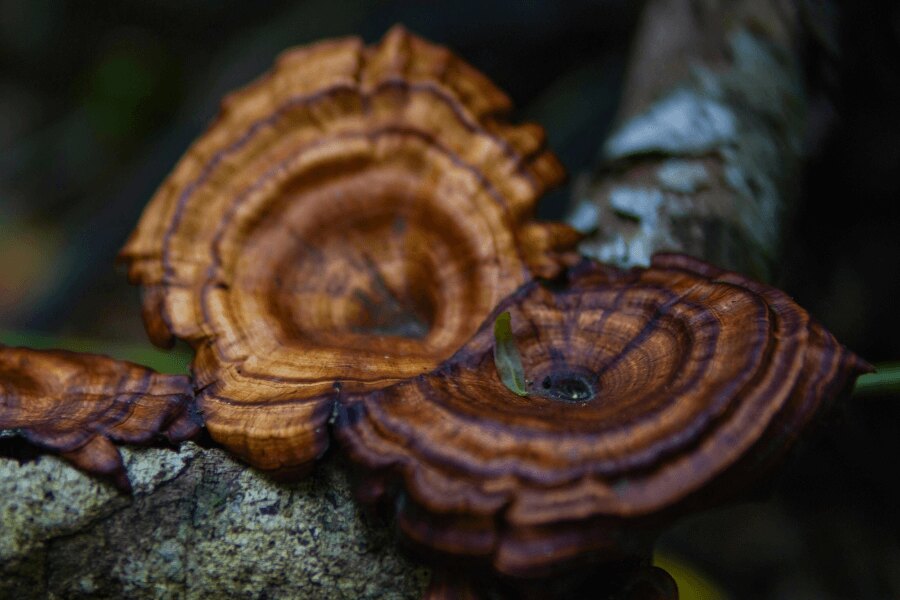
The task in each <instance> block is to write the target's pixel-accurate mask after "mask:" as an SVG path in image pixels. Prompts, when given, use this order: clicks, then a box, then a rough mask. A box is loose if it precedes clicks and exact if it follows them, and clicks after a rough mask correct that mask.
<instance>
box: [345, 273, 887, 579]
mask: <svg viewBox="0 0 900 600" xmlns="http://www.w3.org/2000/svg"><path fill="white" fill-rule="evenodd" d="M504 311H509V313H510V314H511V318H512V328H513V335H514V338H515V341H516V344H517V346H518V349H519V352H520V354H521V358H522V363H523V366H524V371H525V379H526V385H527V388H528V391H529V394H528V395H527V396H525V397H522V396H519V395H517V394H515V393H513V392H512V391H510V390H508V389H507V388H506V387H505V386H504V384H503V383H502V382H501V380H500V378H499V376H498V374H497V368H496V366H495V363H494V357H493V345H494V343H495V342H494V332H493V327H492V326H493V321H492V319H493V318H495V317H496V316H497V315H499V314H500V313H502V312H504ZM869 368H870V367H869V366H868V365H867V364H866V363H865V362H864V361H862V360H861V359H859V358H857V357H856V356H855V355H854V354H852V353H851V352H849V351H848V350H846V349H845V348H844V347H842V346H841V345H840V344H838V343H837V341H836V340H835V339H834V338H833V337H832V336H831V334H829V333H828V332H827V331H826V330H825V329H824V328H822V327H821V326H820V325H818V324H817V323H816V322H815V321H813V320H812V319H811V318H810V317H809V315H808V314H807V313H806V312H805V311H804V310H803V309H802V308H800V307H799V306H798V305H797V304H796V303H794V302H793V300H791V299H790V298H789V297H788V296H786V295H785V294H784V293H783V292H780V291H778V290H775V289H774V288H771V287H768V286H766V285H763V284H760V283H756V282H754V281H751V280H749V279H747V278H745V277H743V276H741V275H738V274H735V273H730V272H725V271H721V270H719V269H717V268H715V267H713V266H711V265H708V264H706V263H702V262H700V261H698V260H695V259H690V258H688V257H685V256H680V255H658V256H656V257H655V258H654V261H653V264H652V266H651V267H650V268H648V269H634V270H630V271H619V270H617V269H614V268H612V267H606V266H603V265H600V264H599V263H593V262H587V261H586V262H584V263H582V264H580V265H578V266H577V267H575V268H573V269H572V270H571V271H570V272H569V273H568V280H567V281H566V282H565V284H564V285H558V284H554V285H553V286H548V285H545V284H542V283H540V282H537V281H533V282H530V283H527V284H525V285H524V286H523V287H522V288H520V289H519V290H518V291H517V292H515V293H514V294H513V295H511V296H510V297H509V298H507V299H505V300H504V301H502V302H501V303H500V305H499V306H498V307H497V308H496V310H495V311H494V313H493V315H492V316H491V317H490V318H489V319H488V320H487V321H486V322H485V323H484V325H483V327H482V328H481V329H480V330H479V332H478V333H477V334H476V335H475V336H474V337H473V339H472V340H471V341H470V342H469V343H468V344H467V345H466V346H465V347H464V348H462V349H461V350H460V351H459V352H458V353H457V354H456V355H455V356H453V357H452V358H451V359H450V360H448V361H447V362H445V363H444V364H443V365H441V366H440V367H438V368H437V369H435V370H434V371H432V372H431V373H429V374H427V375H423V376H420V377H417V378H414V379H411V380H409V381H406V382H402V383H398V384H396V385H394V386H391V387H388V388H385V389H382V390H379V391H377V392H372V393H368V394H347V395H343V396H342V398H341V404H340V415H339V419H338V438H339V440H340V441H341V442H342V445H343V446H344V447H345V448H346V449H347V451H348V453H349V455H350V457H351V459H352V461H353V462H355V463H356V464H357V465H358V466H359V467H360V468H361V470H362V472H363V473H365V474H366V478H365V479H364V484H363V485H362V486H361V489H362V490H363V492H362V493H363V495H364V496H365V497H366V499H367V500H368V501H370V502H378V501H380V502H388V503H393V504H392V505H393V506H394V507H395V508H396V511H397V514H398V521H399V526H400V528H401V529H402V530H403V532H404V533H405V535H406V536H407V537H408V538H410V539H411V540H412V541H413V542H415V543H418V544H420V545H422V546H425V547H428V548H431V549H433V550H436V551H438V552H441V553H448V554H454V555H462V556H469V557H476V558H479V559H482V560H486V561H490V563H492V565H493V567H494V568H495V569H496V570H497V571H499V572H500V573H503V574H507V575H513V576H535V575H536V574H539V573H542V572H545V571H552V570H553V569H555V568H558V567H561V566H562V565H566V564H567V563H569V562H571V561H576V560H584V559H585V557H593V558H597V557H602V558H604V559H607V560H613V559H617V558H625V557H628V556H629V555H640V554H641V552H642V551H645V550H647V549H646V547H643V546H642V544H644V543H646V542H647V541H648V540H649V539H650V538H651V537H652V535H653V533H654V531H655V530H656V529H657V528H658V527H659V525H660V524H662V523H664V522H666V521H667V520H668V519H669V518H670V515H674V514H676V513H679V512H683V511H684V510H685V509H686V508H688V507H694V506H702V505H705V504H710V503H712V502H716V501H718V500H720V499H723V498H725V497H728V496H730V495H735V494H737V493H738V492H739V491H740V490H741V489H742V487H743V486H747V485H749V484H750V483H752V482H753V481H755V480H756V479H757V478H758V476H759V475H760V474H761V473H762V472H763V471H764V470H765V469H766V468H768V467H769V466H770V465H772V464H774V462H776V461H777V459H778V458H780V457H782V456H783V455H784V453H785V452H786V451H787V449H788V448H789V447H790V446H791V443H792V442H793V441H794V439H795V438H796V436H797V435H798V434H799V432H800V431H801V430H802V429H803V427H804V426H805V425H807V424H808V423H809V422H810V420H811V419H812V417H813V416H814V414H815V412H816V411H817V410H818V409H819V408H820V406H821V405H822V404H824V403H827V402H829V401H830V400H831V399H833V398H835V397H836V396H837V395H839V394H840V393H841V392H842V390H844V389H845V388H846V386H847V385H848V384H849V383H852V381H853V380H854V379H855V377H856V376H857V375H859V374H861V373H862V372H865V371H866V370H868V369H869ZM643 534H646V535H643Z"/></svg>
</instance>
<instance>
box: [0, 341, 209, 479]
mask: <svg viewBox="0 0 900 600" xmlns="http://www.w3.org/2000/svg"><path fill="white" fill-rule="evenodd" d="M0 429H10V430H16V431H17V432H18V434H19V435H20V436H22V437H24V438H25V439H26V440H28V441H29V442H31V443H32V444H35V445H36V446H40V447H42V448H48V449H50V450H54V451H56V452H59V453H60V454H61V455H62V456H63V457H64V458H66V459H67V460H69V461H70V462H72V463H73V464H74V465H75V466H77V467H79V468H80V469H83V470H85V471H88V472H90V473H94V474H97V475H103V476H106V477H109V478H111V479H112V480H113V481H114V482H115V483H116V485H118V486H119V487H120V488H121V489H124V490H129V489H130V484H129V482H128V477H127V475H126V473H125V468H124V465H123V464H122V457H121V456H120V454H119V451H118V449H117V448H116V446H115V445H114V444H113V442H119V443H128V444H147V443H151V442H154V441H157V440H159V439H161V438H164V439H167V440H168V441H169V442H172V443H175V442H180V441H184V440H187V439H190V438H191V437H193V436H194V435H195V434H196V433H197V432H198V431H199V429H200V424H199V417H197V416H196V415H195V414H193V390H192V388H191V384H190V381H189V380H188V378H187V377H185V376H180V375H164V374H160V373H156V372H155V371H152V370H150V369H148V368H146V367H141V366H139V365H135V364H132V363H129V362H125V361H119V360H115V359H112V358H109V357H106V356H99V355H95V354H82V353H76V352H66V351H62V350H31V349H27V348H7V347H0Z"/></svg>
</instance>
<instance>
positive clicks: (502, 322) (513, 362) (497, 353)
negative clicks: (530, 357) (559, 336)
mask: <svg viewBox="0 0 900 600" xmlns="http://www.w3.org/2000/svg"><path fill="white" fill-rule="evenodd" d="M494 364H495V365H496V366H497V373H498V374H499V375H500V381H502V382H503V385H505V386H506V387H507V388H508V389H509V391H511V392H513V393H515V394H518V395H519V396H527V395H528V390H526V389H525V369H523V368H522V357H521V356H519V349H518V348H516V340H515V338H514V337H513V332H512V316H511V315H510V314H509V311H506V312H503V313H500V315H499V316H498V317H497V320H496V321H494Z"/></svg>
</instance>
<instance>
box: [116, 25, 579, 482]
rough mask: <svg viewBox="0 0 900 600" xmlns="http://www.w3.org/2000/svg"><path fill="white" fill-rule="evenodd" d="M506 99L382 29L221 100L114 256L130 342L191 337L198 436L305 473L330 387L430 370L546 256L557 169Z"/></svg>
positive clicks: (563, 235) (267, 464)
mask: <svg viewBox="0 0 900 600" xmlns="http://www.w3.org/2000/svg"><path fill="white" fill-rule="evenodd" d="M509 110H510V102H509V100H508V99H507V97H506V96H505V95H504V94H503V93H502V92H500V91H499V90H498V89H497V88H496V87H494V86H493V84H491V83H490V82H489V81H488V80H487V79H486V78H485V77H484V76H483V75H482V74H480V73H479V72H478V71H476V70H475V69H474V68H472V67H471V66H469V65H468V64H466V63H465V62H463V61H462V60H461V59H459V58H457V57H456V56H454V55H453V54H452V53H451V52H450V51H448V50H447V49H445V48H442V47H439V46H435V45H432V44H430V43H427V42H425V41H423V40H422V39H420V38H417V37H415V36H413V35H411V34H409V33H408V32H406V31H405V30H403V29H402V28H399V27H398V28H394V29H392V30H391V31H390V32H389V33H388V34H387V35H386V36H385V38H384V39H383V40H382V41H381V42H380V43H379V44H377V45H375V46H373V47H365V46H364V44H363V43H362V42H361V41H360V40H359V39H357V38H347V39H340V40H333V41H326V42H322V43H318V44H314V45H311V46H308V47H304V48H298V49H295V50H291V51H288V52H286V53H285V54H284V55H283V56H282V57H281V58H280V59H279V60H278V62H277V64H276V66H275V68H274V69H273V70H272V71H271V72H270V73H268V74H267V75H265V76H264V77H263V78H261V79H260V80H259V81H257V82H256V83H254V84H252V85H250V86H248V87H247V88H245V89H243V90H240V91H238V92H236V93H234V94H232V95H230V96H229V97H227V98H226V99H225V100H224V102H223V106H222V111H221V114H220V115H219V117H218V118H217V119H216V120H215V122H214V123H213V124H212V126H211V127H210V128H209V130H208V131H207V132H206V133H205V134H204V135H203V136H202V137H201V138H200V139H199V140H198V141H197V142H196V143H195V144H194V145H193V146H192V147H191V149H190V150H189V151H188V153H187V154H186V155H185V156H184V158H182V159H181V161H180V162H179V163H178V166H177V167H176V168H175V170H174V172H173V173H172V174H171V175H170V176H169V178H168V179H167V180H166V181H165V183H164V184H163V185H162V187H161V188H160V190H159V191H158V192H157V194H156V196H155V197H154V198H153V200H152V202H151V203H150V205H149V206H148V208H147V209H146V211H145V213H144V215H143V217H142V219H141V221H140V223H139V225H138V227H137V229H136V231H135V232H134V233H133V235H132V237H131V238H130V240H129V242H128V243H127V245H126V247H125V248H124V250H123V251H122V257H123V258H124V260H125V261H127V263H128V264H129V275H130V278H131V280H132V281H133V282H135V283H138V284H140V285H142V286H143V292H144V295H143V298H144V300H143V302H144V319H145V324H146V326H147V329H148V331H149V333H150V335H151V337H152V338H153V339H154V341H155V342H156V343H158V344H160V345H167V344H169V343H171V341H172V339H173V338H181V339H184V340H187V341H188V342H189V343H190V344H191V345H192V346H193V347H194V348H195V350H196V357H195V360H194V363H193V367H192V369H193V373H194V376H195V379H196V387H197V389H198V402H199V405H200V408H201V410H202V412H203V414H204V416H205V420H206V425H207V427H208V429H209V432H210V434H211V436H212V437H213V439H215V440H216V441H217V442H219V443H221V444H222V445H224V446H225V447H227V448H228V449H230V450H231V451H233V452H235V453H236V454H237V455H239V456H240V457H241V458H243V459H244V460H245V461H247V462H249V463H250V464H252V465H254V466H256V467H258V468H260V469H263V470H269V471H285V470H295V469H298V468H304V467H306V466H309V464H310V463H311V462H312V461H314V460H315V459H316V458H317V457H318V456H320V455H321V454H322V452H324V450H325V449H326V447H327V445H328V433H327V426H326V425H327V420H328V418H329V417H330V415H331V413H332V407H333V404H334V399H335V398H336V396H337V393H338V390H343V391H344V392H350V393H353V392H362V391H366V390H370V389H378V388H381V387H384V386H387V385H390V384H392V383H395V382H397V381H399V380H403V379H405V378H408V377H411V376H416V375H420V374H422V373H426V372H428V371H431V370H432V369H433V368H434V367H436V366H437V365H438V364H440V363H441V362H443V361H444V360H446V359H447V358H449V357H450V356H451V355H452V354H453V353H454V352H455V351H456V350H458V349H459V348H460V347H461V346H462V345H463V344H464V343H465V342H466V341H467V340H468V339H469V338H471V336H472V335H473V334H474V333H475V331H476V330H477V328H478V327H479V325H480V324H481V322H482V321H483V320H484V319H485V317H486V316H487V315H488V314H489V313H490V312H491V310H492V309H493V307H494V306H495V305H496V304H497V302H498V301H499V300H500V299H502V298H503V297H505V296H507V295H508V294H510V293H512V292H513V291H514V290H515V289H516V288H518V287H519V286H520V285H522V284H523V283H525V282H527V281H529V280H531V279H532V277H534V276H536V275H539V276H546V277H552V276H554V275H556V274H557V273H558V272H559V271H560V269H561V268H562V265H563V263H564V262H565V261H566V260H569V259H570V258H571V254H569V253H568V249H569V248H571V247H572V246H573V245H574V243H575V242H576V241H577V234H576V233H575V232H574V231H573V230H571V229H569V228H568V227H566V226H564V225H561V224H556V223H538V222H535V221H534V220H533V213H534V210H535V204H536V202H537V199H538V197H539V196H540V195H541V194H542V193H543V192H544V190H545V189H546V188H548V187H549V186H552V185H554V184H557V183H558V182H559V181H560V180H561V179H562V178H563V175H564V174H563V170H562V168H561V166H560V164H559V163H558V161H557V160H556V158H555V157H554V156H553V155H552V154H550V152H549V151H547V150H546V148H545V140H544V134H543V131H542V130H541V129H540V128H539V127H537V126H534V125H518V126H513V125H509V124H507V123H506V122H505V120H504V116H505V115H506V113H508V111H509Z"/></svg>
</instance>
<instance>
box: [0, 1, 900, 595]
mask: <svg viewBox="0 0 900 600" xmlns="http://www.w3.org/2000/svg"><path fill="white" fill-rule="evenodd" d="M638 9H639V3H637V2H627V1H625V0H618V1H617V0H607V1H594V2H588V1H585V0H566V1H565V2H561V1H558V0H557V1H553V0H532V1H525V0H522V1H517V2H506V3H486V2H483V1H474V0H457V1H456V2H453V3H452V4H451V3H438V2H428V3H422V2H414V1H411V0H410V1H403V0H382V1H350V0H308V1H303V2H298V1H294V2H287V1H283V0H257V1H256V2H246V1H244V0H219V1H212V0H178V1H175V0H143V1H137V0H130V1H129V0H94V1H91V2H86V1H80V2H76V1H74V0H70V1H64V0H0V148H2V152H0V341H2V342H5V343H17V344H18V343H21V344H26V345H31V346H42V345H68V346H71V347H78V348H81V349H90V350H94V351H100V352H106V353H112V354H117V355H121V356H124V357H131V358H134V357H138V358H141V357H143V358H144V359H145V360H144V362H148V363H150V364H152V365H153V366H156V367H157V368H163V369H178V368H183V364H184V361H185V357H184V354H183V351H182V354H176V355H175V357H176V358H175V359H171V358H169V359H167V358H163V357H162V356H161V355H160V354H158V353H153V352H152V351H150V350H149V349H148V344H147V342H145V341H144V340H145V337H144V334H143V330H142V326H141V323H140V318H139V310H138V294H137V291H136V290H135V289H132V288H130V287H129V286H128V285H127V284H126V282H125V277H124V273H123V272H122V270H121V269H116V268H114V267H113V263H114V258H115V255H116V252H117V251H118V249H119V248H120V247H121V245H122V243H123V242H124V240H125V238H126V236H127V235H128V233H129V232H130V230H131V229H132V227H133V226H134V224H135V222H136V221H137V218H138V216H139V214H140V212H141V209H142V208H143V206H144V204H145V203H146V202H147V200H148V199H149V198H150V196H151V195H152V194H153V192H154V190H155V188H156V186H157V185H159V183H160V182H161V181H162V180H163V178H164V177H165V175H166V174H167V173H168V171H169V170H170V169H171V168H172V166H173V165H174V164H175V162H176V161H177V160H178V158H179V157H180V156H181V154H182V153H183V152H184V151H185V149H186V148H187V146H188V145H189V144H190V142H191V141H192V140H193V139H194V138H195V137H197V136H198V135H199V134H200V133H201V132H202V131H203V129H204V127H205V126H206V124H207V123H208V122H209V120H210V119H211V118H212V117H213V116H214V115H215V113H216V111H217V107H218V101H219V99H220V98H221V97H222V95H223V94H224V93H225V92H227V91H229V90H231V89H234V88H235V87H239V86H240V85H242V84H244V83H246V82H248V81H249V80H251V79H252V78H254V77H255V76H257V75H259V74H260V73H262V72H263V71H265V70H266V69H267V68H268V67H269V66H270V65H271V63H272V60H273V58H274V56H275V55H276V54H277V53H278V52H279V51H281V50H283V49H284V48H287V47H289V46H292V45H296V44H302V43H306V42H310V41H313V40H318V39H321V38H326V37H332V36H337V35H348V34H355V35H361V36H362V37H363V38H365V39H366V40H367V41H369V42H372V41H375V40H377V39H378V38H380V36H381V35H382V34H383V33H384V32H385V31H386V30H387V28H388V27H389V26H390V25H392V24H393V23H395V22H402V23H404V24H406V25H407V26H408V27H409V28H410V29H412V30H413V31H415V32H417V33H419V34H421V35H423V36H425V37H427V38H430V39H431V40H433V41H436V42H440V43H443V44H446V45H448V46H450V47H452V48H453V49H454V50H456V51H457V52H458V53H460V54H461V55H462V56H464V57H465V58H466V59H468V60H469V61H470V62H471V63H473V64H474V65H475V66H477V67H478V68H479V69H481V70H482V71H484V72H485V73H486V74H487V75H488V76H489V77H490V78H491V79H493V80H494V81H495V82H496V83H497V84H498V85H499V86H500V87H501V88H503V89H505V90H506V91H507V92H508V93H509V94H510V96H511V97H512V99H513V101H514V103H515V105H516V106H517V107H518V108H517V113H516V115H515V118H516V120H534V121H537V122H540V123H541V124H542V125H544V126H545V128H546V129H547V131H548V135H549V140H550V145H551V146H552V147H553V148H554V150H555V151H556V152H557V153H558V155H559V156H560V157H561V159H562V160H563V162H564V163H565V165H566V167H567V168H568V170H569V172H570V173H571V174H573V175H574V174H578V173H580V172H585V171H587V170H589V169H590V168H591V166H592V165H593V164H595V161H596V158H597V155H598V151H599V148H600V145H601V142H602V140H603V138H604V136H605V135H606V134H607V132H608V131H609V128H610V126H611V125H612V119H613V117H614V115H615V110H616V106H617V102H618V95H619V92H620V90H621V86H622V81H623V75H624V71H625V65H626V60H627V57H628V50H629V40H630V39H631V35H632V33H633V31H634V27H635V23H636V19H637V16H638ZM834 9H835V11H834V19H835V23H836V25H837V27H836V39H837V41H838V45H839V47H840V51H839V53H838V54H831V55H829V56H827V57H825V58H822V59H821V61H820V62H824V64H819V65H816V66H815V68H814V69H813V70H811V74H810V84H811V85H812V86H815V87H816V88H817V89H818V90H820V91H821V92H822V97H823V98H824V100H823V104H821V105H820V106H818V108H817V110H820V111H822V114H823V115H824V118H823V119H822V120H821V121H822V124H823V125H822V126H821V127H819V129H818V130H817V132H816V135H815V136H814V137H813V138H812V139H811V143H810V158H809V163H808V169H807V171H806V174H805V177H804V180H803V181H802V182H800V187H801V191H802V193H801V201H800V204H799V206H798V208H797V210H796V212H795V214H794V217H793V219H792V220H791V222H790V223H789V227H788V231H787V232H786V236H785V237H786V248H785V253H784V262H783V264H782V265H781V268H780V272H779V273H778V276H777V277H778V279H777V281H776V283H778V284H779V285H781V286H782V287H784V288H786V289H787V290H788V291H789V292H790V293H791V294H792V295H793V296H794V297H795V298H796V299H797V300H798V301H799V302H800V303H801V304H802V305H803V306H805V307H807V308H809V309H810V312H812V313H813V314H814V315H816V316H817V317H818V318H819V319H820V320H822V321H824V323H825V324H826V325H827V326H828V327H829V328H830V329H831V330H832V331H833V332H834V333H835V334H836V335H837V337H838V338H839V339H840V340H841V341H843V342H844V343H845V344H847V345H848V346H850V347H851V348H853V349H854V350H856V351H857V352H858V353H859V354H861V355H862V356H864V357H865V358H867V359H868V360H870V361H872V362H876V363H879V362H885V361H898V360H900V326H898V325H900V316H898V314H900V311H898V310H897V308H896V305H897V302H896V300H897V299H898V296H900V232H898V225H900V220H898V219H897V218H896V217H895V216H894V212H896V211H894V210H893V209H894V207H895V206H896V204H897V203H898V201H900V8H898V6H897V5H896V3H895V2H887V1H884V2H875V1H870V2H851V1H849V0H848V1H846V2H843V3H837V4H835V5H834ZM826 125H827V126H826ZM567 199H568V190H567V189H563V190H560V191H557V192H555V193H554V194H553V195H552V196H551V197H550V198H548V200H547V201H546V208H545V209H544V210H545V211H546V215H547V216H559V215H561V214H562V213H563V211H564V210H565V208H566V202H567ZM898 424H900V398H898V397H897V396H896V395H892V394H891V393H889V392H883V393H880V394H869V395H867V396H863V397H857V398H854V399H853V400H852V401H851V402H849V403H847V404H846V405H844V406H842V407H840V408H839V409H838V410H837V411H836V414H835V415H833V416H832V417H831V418H830V420H829V421H828V422H827V423H826V424H825V425H824V426H823V427H822V428H821V430H820V431H819V433H818V435H817V436H816V437H815V438H814V439H812V440H810V441H808V442H806V443H805V444H804V447H803V448H801V449H800V452H798V453H797V456H796V457H795V459H794V460H793V461H792V462H791V463H790V465H789V467H788V470H787V474H786V475H785V476H782V477H781V478H780V479H779V480H778V481H777V482H775V483H774V485H773V486H772V487H773V489H772V491H771V493H770V495H769V496H768V500H769V501H768V502H766V503H764V504H749V505H744V506H740V507H736V508H731V509H725V510H722V511H717V512H715V513H713V514H710V515H705V516H702V517H697V518H692V519H690V520H689V521H686V522H685V523H684V524H682V525H681V526H680V527H679V528H678V529H676V531H674V532H672V534H670V535H669V536H667V537H666V538H665V540H664V543H663V549H664V551H665V553H666V555H667V556H669V557H671V558H672V559H675V560H678V561H681V562H683V564H684V565H686V568H687V569H688V571H687V575H686V576H690V572H691V571H693V572H694V573H699V574H705V575H704V576H705V577H706V579H707V580H708V581H712V582H714V583H716V584H718V586H719V587H720V588H721V589H723V590H726V591H727V592H728V593H729V594H730V595H731V596H732V597H736V598H763V597H768V598H896V597H900V540H898V531H900V511H898V509H897V507H898V504H900V483H898V478H897V476H896V473H897V465H898V462H900V435H898ZM676 566H677V565H676ZM697 589H699V588H697ZM686 591H687V592H690V590H686ZM710 593H712V592H710ZM686 597H689V596H687V595H686Z"/></svg>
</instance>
